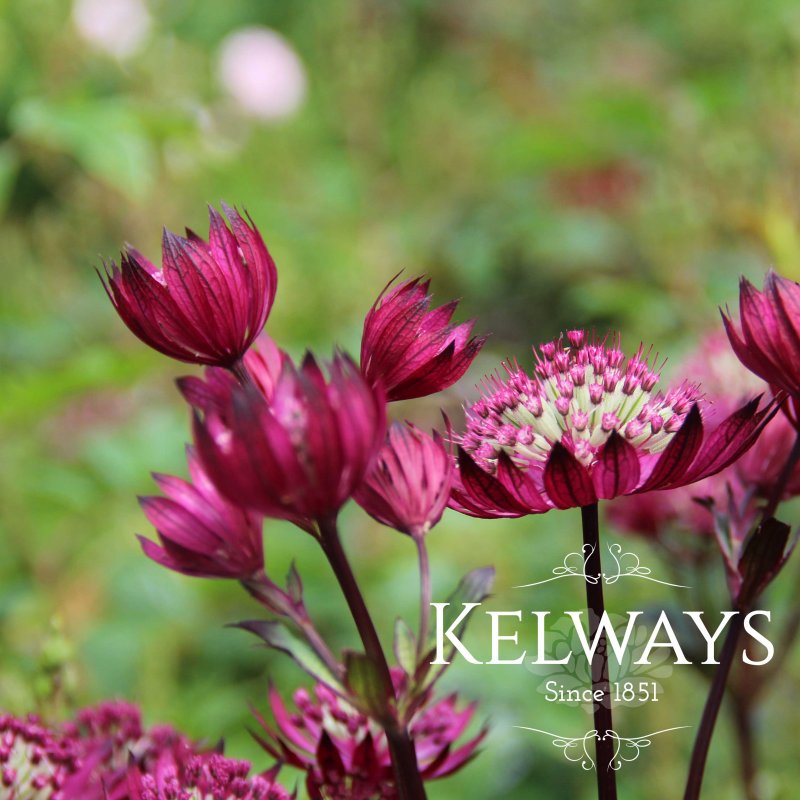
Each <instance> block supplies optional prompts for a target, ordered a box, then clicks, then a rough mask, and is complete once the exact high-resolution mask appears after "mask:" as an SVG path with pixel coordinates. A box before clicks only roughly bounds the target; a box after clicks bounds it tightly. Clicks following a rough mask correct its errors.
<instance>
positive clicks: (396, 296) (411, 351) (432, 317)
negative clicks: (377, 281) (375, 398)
mask: <svg viewBox="0 0 800 800" xmlns="http://www.w3.org/2000/svg"><path fill="white" fill-rule="evenodd" d="M429 286H430V281H422V279H421V278H415V279H414V280H409V281H405V282H403V283H401V284H399V285H397V286H395V287H394V288H391V289H390V288H389V287H387V288H386V289H384V290H383V292H382V293H381V294H380V296H379V297H378V299H377V300H376V301H375V305H373V306H372V308H371V309H370V310H369V313H368V314H367V317H366V319H365V320H364V335H363V337H362V340H361V369H362V371H363V372H364V376H365V377H366V378H367V380H368V381H369V382H370V383H372V384H373V385H374V384H376V383H378V382H380V383H381V384H382V386H383V388H384V389H385V391H386V397H387V400H390V401H391V400H409V399H411V398H414V397H425V396H426V395H429V394H434V393H435V392H440V391H441V390H442V389H446V388H447V387H448V386H451V385H452V384H454V383H455V382H456V381H457V380H458V379H459V378H460V377H461V376H462V375H463V374H464V373H465V372H466V371H467V369H468V367H469V365H470V364H471V363H472V361H473V359H474V358H475V356H476V355H477V354H478V351H479V350H480V349H481V347H483V344H484V342H485V341H486V339H485V338H475V337H473V338H470V333H471V332H472V326H473V324H474V322H473V321H470V322H463V323H461V324H460V325H452V324H451V323H450V319H451V317H452V316H453V313H454V312H455V310H456V307H457V306H458V301H457V300H454V301H452V302H450V303H447V305H444V306H440V307H439V308H434V309H431V307H430V306H431V296H430V295H429V294H428V288H429Z"/></svg>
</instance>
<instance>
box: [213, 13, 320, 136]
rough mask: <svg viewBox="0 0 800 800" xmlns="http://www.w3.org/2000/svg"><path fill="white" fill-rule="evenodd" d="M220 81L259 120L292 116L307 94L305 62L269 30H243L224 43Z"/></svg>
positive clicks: (256, 28)
mask: <svg viewBox="0 0 800 800" xmlns="http://www.w3.org/2000/svg"><path fill="white" fill-rule="evenodd" d="M219 80H220V83H221V84H222V86H223V87H224V89H225V91H226V92H227V93H228V94H229V95H230V96H231V97H232V98H233V100H234V101H235V102H236V103H237V105H238V106H239V107H240V108H241V109H242V111H244V112H245V113H247V114H249V115H251V116H253V117H258V118H259V119H265V120H271V119H280V118H282V117H288V116H291V115H292V114H294V113H295V111H297V109H298V108H299V107H300V105H301V104H302V102H303V99H304V98H305V95H306V87H307V82H306V73H305V69H304V68H303V63H302V62H301V61H300V58H299V56H298V55H297V53H296V52H295V51H294V49H293V48H292V46H291V45H290V44H289V43H288V42H287V41H286V40H285V39H284V38H283V37H282V36H280V35H279V34H278V33H276V32H275V31H272V30H270V29H269V28H261V27H251V28H242V29H240V30H238V31H235V32H234V33H231V34H230V35H229V36H227V37H226V38H225V39H224V40H223V42H222V45H221V46H220V51H219Z"/></svg>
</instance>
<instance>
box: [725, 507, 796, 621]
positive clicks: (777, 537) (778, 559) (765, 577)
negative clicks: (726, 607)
mask: <svg viewBox="0 0 800 800" xmlns="http://www.w3.org/2000/svg"><path fill="white" fill-rule="evenodd" d="M790 531H791V528H790V527H789V526H788V525H787V524H786V523H785V522H780V521H779V520H777V519H775V518H774V517H770V518H769V519H767V520H764V522H762V523H761V525H759V526H758V528H756V530H755V531H754V533H753V535H752V536H751V537H750V540H749V541H748V542H747V545H746V546H745V548H744V553H743V554H742V557H741V559H740V561H739V573H740V574H741V576H742V585H741V587H740V588H739V594H738V596H737V597H736V604H737V606H738V607H739V608H740V609H747V608H750V607H751V606H752V605H753V603H754V602H755V601H756V600H757V599H758V598H759V596H760V595H761V593H762V592H763V591H764V589H766V588H767V586H769V584H770V583H772V581H773V580H774V579H775V578H776V577H777V575H778V573H779V572H780V571H781V568H782V567H783V565H784V564H785V563H786V559H787V558H788V553H787V552H786V545H787V542H788V541H789V533H790Z"/></svg>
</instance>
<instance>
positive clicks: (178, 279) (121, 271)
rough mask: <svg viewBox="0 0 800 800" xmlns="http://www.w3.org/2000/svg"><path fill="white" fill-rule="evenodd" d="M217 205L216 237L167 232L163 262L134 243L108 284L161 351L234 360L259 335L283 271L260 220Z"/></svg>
mask: <svg viewBox="0 0 800 800" xmlns="http://www.w3.org/2000/svg"><path fill="white" fill-rule="evenodd" d="M223 209H224V210H225V214H226V215H227V217H228V220H229V222H230V228H229V227H228V225H226V224H225V220H224V219H223V218H222V216H221V215H220V214H219V213H218V212H217V211H216V210H214V209H213V208H209V216H210V220H211V222H210V233H209V238H208V242H206V241H204V240H203V239H201V238H200V237H199V236H197V235H196V234H194V233H192V232H191V231H188V232H187V238H185V239H184V238H183V237H180V236H177V235H175V234H174V233H170V232H169V231H166V230H165V231H164V239H163V267H162V269H158V268H157V267H156V266H155V265H154V264H152V263H151V262H150V261H148V260H147V259H146V258H145V257H144V256H143V255H142V254H141V253H139V252H138V251H137V250H135V249H133V248H128V249H127V252H125V253H123V255H122V259H121V263H120V266H119V267H117V265H116V264H114V263H113V262H112V264H111V272H110V274H109V273H108V271H107V273H106V279H105V280H104V285H105V286H106V291H107V292H108V296H109V297H110V298H111V302H112V303H113V304H114V308H116V310H117V313H118V314H119V315H120V317H121V318H122V321H123V322H124V323H125V324H126V325H127V326H128V327H129V328H130V330H131V331H132V332H133V333H134V334H136V336H138V337H139V338H140V339H141V340H142V341H143V342H145V344H148V345H150V347H153V348H154V349H156V350H158V351H159V352H160V353H164V354H165V355H167V356H170V357H172V358H176V359H178V360H179V361H188V362H191V363H194V364H212V365H216V366H222V367H230V366H232V365H234V364H235V363H236V362H237V361H238V360H239V359H240V358H241V357H242V356H243V355H244V353H245V351H246V350H247V348H248V347H249V346H250V343H251V342H252V341H253V340H254V339H255V338H256V336H258V334H259V333H260V331H261V329H262V328H263V327H264V323H265V322H266V320H267V316H268V314H269V312H270V309H271V308H272V302H273V300H274V299H275V290H276V288H277V284H278V273H277V270H276V269H275V263H274V262H273V260H272V257H271V256H270V254H269V252H268V250H267V248H266V246H265V245H264V241H263V240H262V238H261V234H259V232H258V230H257V229H256V228H255V226H254V225H252V223H251V224H248V223H247V222H245V220H244V219H243V218H242V217H241V216H240V215H239V213H238V212H236V211H234V210H233V209H231V208H228V207H227V206H223Z"/></svg>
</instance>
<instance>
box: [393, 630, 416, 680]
mask: <svg viewBox="0 0 800 800" xmlns="http://www.w3.org/2000/svg"><path fill="white" fill-rule="evenodd" d="M394 657H395V658H396V659H397V663H398V664H399V665H400V666H401V667H402V668H403V671H404V672H405V673H406V675H409V676H412V675H413V674H414V673H415V672H416V670H417V637H416V636H414V632H413V631H412V630H411V628H410V627H409V625H408V623H407V622H406V621H405V620H404V619H400V617H398V618H397V621H396V622H395V624H394Z"/></svg>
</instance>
